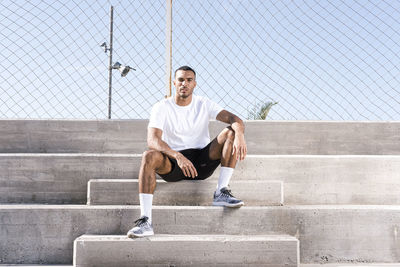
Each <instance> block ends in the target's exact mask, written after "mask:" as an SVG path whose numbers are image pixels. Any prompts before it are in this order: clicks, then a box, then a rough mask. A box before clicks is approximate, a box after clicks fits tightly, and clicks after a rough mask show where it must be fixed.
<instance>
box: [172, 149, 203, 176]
mask: <svg viewBox="0 0 400 267" xmlns="http://www.w3.org/2000/svg"><path fill="white" fill-rule="evenodd" d="M175 159H176V162H177V163H178V166H179V168H181V170H182V172H183V174H184V175H185V176H186V177H191V178H195V177H196V176H197V175H198V174H197V170H196V168H195V167H194V166H193V163H192V162H191V161H190V160H188V159H187V158H186V157H185V156H184V155H182V154H181V153H179V152H178V153H177V155H176V157H175Z"/></svg>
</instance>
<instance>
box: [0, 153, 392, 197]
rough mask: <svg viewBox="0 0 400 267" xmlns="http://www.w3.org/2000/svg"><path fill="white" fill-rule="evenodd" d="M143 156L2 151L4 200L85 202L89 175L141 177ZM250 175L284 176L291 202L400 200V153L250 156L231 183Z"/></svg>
mask: <svg viewBox="0 0 400 267" xmlns="http://www.w3.org/2000/svg"><path fill="white" fill-rule="evenodd" d="M140 161H141V155H140V154H0V203H49V204H61V203H72V204H84V203H86V202H87V183H88V181H89V180H91V179H137V177H138V171H139V166H140ZM218 175H219V170H216V172H215V173H214V174H213V176H212V177H211V178H210V179H209V180H211V181H215V183H216V179H217V177H218ZM249 179H251V180H260V181H266V180H279V181H283V183H284V185H285V188H284V189H285V192H284V194H285V204H292V205H294V204H379V205H385V204H400V194H399V192H400V156H396V155H395V156H357V155H354V156H322V155H319V156H318V155H316V156H307V155H303V156H301V155H270V156H266V155H249V156H248V157H247V158H246V160H245V161H243V162H239V163H238V165H237V167H236V169H235V172H234V173H233V177H232V180H231V185H232V186H233V185H234V183H235V182H236V181H246V180H249ZM254 190H255V191H257V187H255V188H254ZM244 200H245V199H244Z"/></svg>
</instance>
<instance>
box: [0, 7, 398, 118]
mask: <svg viewBox="0 0 400 267" xmlns="http://www.w3.org/2000/svg"><path fill="white" fill-rule="evenodd" d="M167 1H168V0H154V1H147V0H121V1H89V0H68V1H67V0H51V1H39V0H35V1H10V0H2V1H0V36H1V42H0V60H1V62H2V63H1V64H0V104H1V107H0V117H1V118H63V119H106V118H107V113H108V97H109V95H108V71H109V70H108V68H109V66H108V54H107V52H106V53H105V52H104V48H102V47H101V46H100V45H101V44H102V43H103V42H106V43H108V42H109V31H110V27H109V25H110V6H111V5H112V6H114V16H113V25H114V26H113V28H114V30H113V62H117V61H118V62H121V63H122V64H126V65H129V66H131V67H132V68H135V69H136V71H134V70H131V71H130V72H129V73H128V75H127V76H126V77H121V75H120V73H119V72H118V71H117V70H114V71H113V73H112V118H113V119H146V118H148V116H149V112H150V109H151V106H152V105H153V104H154V103H155V102H157V101H159V100H161V99H162V98H163V97H164V96H165V92H166V87H167V85H166V83H165V79H166V78H165V77H166V76H167V73H166V61H167V60H166V44H167V43H168V41H167V40H166V31H167V23H166V13H167V12H166V9H167V6H168V5H167ZM398 18H400V1H389V0H388V1H377V0H376V1H368V0H365V1H352V0H334V1H323V0H322V1H321V0H304V1H300V0H295V1H289V0H286V1H285V0H282V1H274V0H272V1H264V0H252V1H250V0H247V1H246V0H242V1H239V0H218V1H214V0H202V1H192V0H190V1H187V0H173V1H172V68H173V69H176V68H177V67H179V66H181V65H190V66H191V67H193V68H194V69H195V70H196V71H197V73H198V76H197V82H198V83H197V84H198V87H197V88H196V91H195V92H196V93H197V94H200V95H207V96H208V97H209V98H211V99H213V100H215V101H216V102H218V103H220V104H221V105H222V106H224V107H225V108H226V109H227V110H230V111H232V112H234V113H236V114H238V115H239V116H240V117H242V118H243V119H247V118H250V117H251V116H250V114H252V112H253V113H254V111H256V110H257V109H258V108H260V107H262V106H263V105H264V106H265V104H266V103H268V102H270V103H274V105H273V106H270V112H269V113H268V116H267V119H270V120H399V119H400V84H399V81H400V73H399V68H400V20H399V19H398ZM275 103H277V104H275Z"/></svg>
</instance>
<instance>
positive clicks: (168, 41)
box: [165, 0, 172, 98]
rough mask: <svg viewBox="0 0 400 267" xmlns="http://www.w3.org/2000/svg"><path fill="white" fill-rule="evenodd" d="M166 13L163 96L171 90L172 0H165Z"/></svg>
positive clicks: (168, 94) (167, 94)
mask: <svg viewBox="0 0 400 267" xmlns="http://www.w3.org/2000/svg"><path fill="white" fill-rule="evenodd" d="M166 11H167V14H166V20H167V21H166V22H167V23H166V45H165V47H166V53H165V63H166V90H167V93H166V95H165V97H166V98H167V97H170V96H171V94H172V91H171V79H172V0H167V10H166Z"/></svg>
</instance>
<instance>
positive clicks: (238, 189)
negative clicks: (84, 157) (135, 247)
mask: <svg viewBox="0 0 400 267" xmlns="http://www.w3.org/2000/svg"><path fill="white" fill-rule="evenodd" d="M215 187H216V182H215V181H208V180H205V181H180V182H177V183H167V182H165V181H163V180H158V181H157V188H156V191H155V192H154V199H153V204H154V205H167V206H174V205H178V206H199V205H200V206H210V205H212V201H213V194H214V191H215ZM230 188H231V189H232V193H233V194H234V196H235V197H237V198H239V199H243V200H245V205H247V206H270V205H283V184H282V182H281V181H257V180H255V181H252V180H248V181H243V180H240V181H236V182H235V183H232V185H231V186H230ZM138 192H139V182H138V180H137V179H131V180H114V179H112V180H110V179H98V180H90V181H89V184H88V204H89V205H139V204H140V203H139V195H138Z"/></svg>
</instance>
